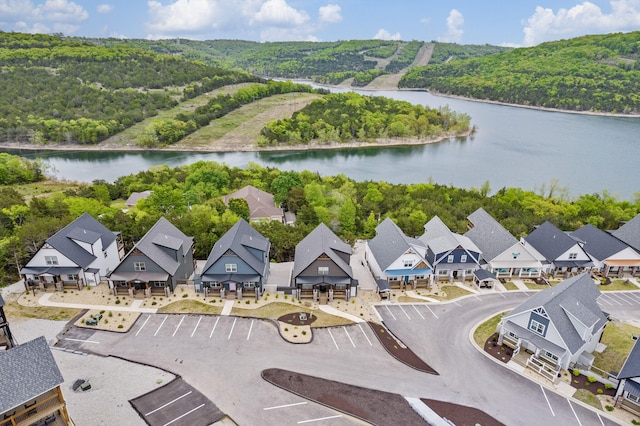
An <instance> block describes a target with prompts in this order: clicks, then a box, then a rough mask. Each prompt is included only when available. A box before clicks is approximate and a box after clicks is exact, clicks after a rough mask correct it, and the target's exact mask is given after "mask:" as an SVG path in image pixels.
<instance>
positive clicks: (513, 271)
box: [490, 262, 542, 278]
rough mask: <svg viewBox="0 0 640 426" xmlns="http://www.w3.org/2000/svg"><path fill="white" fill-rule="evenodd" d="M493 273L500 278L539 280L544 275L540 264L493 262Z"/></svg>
mask: <svg viewBox="0 0 640 426" xmlns="http://www.w3.org/2000/svg"><path fill="white" fill-rule="evenodd" d="M490 265H491V272H493V273H494V274H495V275H496V277H498V278H512V277H517V278H538V277H540V276H541V275H542V264H541V263H540V262H491V264H490Z"/></svg>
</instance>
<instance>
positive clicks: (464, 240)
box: [420, 216, 482, 260]
mask: <svg viewBox="0 0 640 426" xmlns="http://www.w3.org/2000/svg"><path fill="white" fill-rule="evenodd" d="M420 241H422V242H423V243H424V244H425V245H426V246H427V247H429V248H430V249H431V251H432V252H433V253H434V254H436V255H437V254H440V253H445V252H448V251H451V250H454V249H455V248H457V247H458V246H460V247H462V248H463V249H465V250H467V251H473V252H476V253H482V250H480V248H479V247H478V246H476V245H475V243H474V242H473V241H471V239H470V238H469V237H466V236H464V235H460V234H456V233H453V232H451V230H450V229H449V227H448V226H447V225H445V224H444V222H443V221H442V220H441V219H440V218H439V217H438V216H434V217H433V218H431V220H430V221H429V222H427V223H426V224H425V225H424V234H422V235H421V236H420ZM478 260H479V259H478Z"/></svg>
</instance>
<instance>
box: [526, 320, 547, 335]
mask: <svg viewBox="0 0 640 426" xmlns="http://www.w3.org/2000/svg"><path fill="white" fill-rule="evenodd" d="M529 330H531V331H533V332H535V333H538V334H544V324H540V323H539V322H538V321H536V320H531V324H529Z"/></svg>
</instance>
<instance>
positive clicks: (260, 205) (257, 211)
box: [222, 185, 284, 220]
mask: <svg viewBox="0 0 640 426" xmlns="http://www.w3.org/2000/svg"><path fill="white" fill-rule="evenodd" d="M232 198H242V199H244V200H245V201H246V202H247V205H248V206H249V219H251V220H257V219H263V218H271V217H273V216H280V217H282V216H283V214H284V213H283V210H282V209H281V208H280V207H278V206H276V203H275V201H274V199H273V195H272V194H269V193H268V192H265V191H263V190H261V189H258V188H256V187H255V186H251V185H247V186H245V187H244V188H240V189H238V190H237V191H236V192H234V193H231V194H229V195H225V196H224V197H223V199H222V200H223V201H224V203H225V204H229V200H231V199H232Z"/></svg>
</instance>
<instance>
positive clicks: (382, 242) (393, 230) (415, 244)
mask: <svg viewBox="0 0 640 426" xmlns="http://www.w3.org/2000/svg"><path fill="white" fill-rule="evenodd" d="M368 244H369V248H370V249H371V253H373V256H374V257H375V258H376V262H378V266H380V268H382V270H383V271H384V270H385V269H387V268H388V267H389V266H390V265H391V264H392V263H393V262H395V261H396V260H397V259H398V258H399V257H400V256H402V255H403V254H404V253H406V252H407V251H408V250H409V249H413V250H414V251H415V252H416V253H417V254H418V255H419V256H420V257H422V258H424V251H425V250H426V246H425V245H424V243H423V242H422V241H420V240H419V239H416V238H410V237H407V236H406V235H405V234H404V232H402V230H401V229H400V228H399V227H398V225H396V224H395V223H394V222H393V220H391V219H390V218H386V219H385V220H383V221H382V223H380V224H379V225H378V226H377V227H376V236H375V237H373V238H372V239H370V240H369V241H368Z"/></svg>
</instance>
